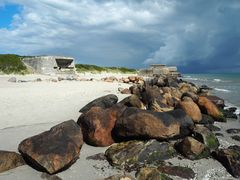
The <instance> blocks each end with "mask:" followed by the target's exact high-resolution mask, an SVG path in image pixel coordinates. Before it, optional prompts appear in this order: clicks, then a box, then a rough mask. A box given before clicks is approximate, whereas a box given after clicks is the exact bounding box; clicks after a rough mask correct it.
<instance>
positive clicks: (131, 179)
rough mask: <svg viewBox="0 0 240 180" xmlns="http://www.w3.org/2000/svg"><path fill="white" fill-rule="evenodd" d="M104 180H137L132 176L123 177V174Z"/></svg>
mask: <svg viewBox="0 0 240 180" xmlns="http://www.w3.org/2000/svg"><path fill="white" fill-rule="evenodd" d="M104 180H135V178H134V177H132V176H130V175H126V174H124V175H122V174H116V175H112V176H110V177H107V178H105V179H104Z"/></svg>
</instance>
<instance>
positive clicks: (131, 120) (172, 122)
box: [113, 107, 193, 140]
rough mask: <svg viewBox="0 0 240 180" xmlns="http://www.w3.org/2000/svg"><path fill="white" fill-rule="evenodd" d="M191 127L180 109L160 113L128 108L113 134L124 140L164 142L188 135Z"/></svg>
mask: <svg viewBox="0 0 240 180" xmlns="http://www.w3.org/2000/svg"><path fill="white" fill-rule="evenodd" d="M192 126H193V121H192V120H191V118H190V117H189V116H187V114H186V113H185V112H184V111H183V110H181V109H177V110H174V111H170V112H162V113H160V112H152V111H148V110H140V109H137V108H132V107H130V108H126V110H125V111H124V112H123V113H122V114H121V116H120V117H119V118H118V119H117V121H116V124H115V127H114V129H113V133H114V135H115V137H116V138H118V139H125V140H128V139H159V140H166V139H169V138H174V137H179V136H186V135H188V134H189V133H190V132H191V127H192Z"/></svg>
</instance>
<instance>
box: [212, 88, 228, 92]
mask: <svg viewBox="0 0 240 180" xmlns="http://www.w3.org/2000/svg"><path fill="white" fill-rule="evenodd" d="M214 90H216V91H221V92H231V91H230V90H228V89H220V88H214Z"/></svg>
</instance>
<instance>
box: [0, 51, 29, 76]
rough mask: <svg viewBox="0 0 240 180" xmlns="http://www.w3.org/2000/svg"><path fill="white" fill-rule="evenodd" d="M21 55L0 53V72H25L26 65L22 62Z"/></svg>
mask: <svg viewBox="0 0 240 180" xmlns="http://www.w3.org/2000/svg"><path fill="white" fill-rule="evenodd" d="M21 58H22V57H21V56H18V55H15V54H0V72H2V73H5V74H11V73H14V74H26V73H27V72H28V71H27V67H26V66H25V65H24V64H23V63H22V61H21Z"/></svg>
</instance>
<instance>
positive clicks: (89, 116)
mask: <svg viewBox="0 0 240 180" xmlns="http://www.w3.org/2000/svg"><path fill="white" fill-rule="evenodd" d="M124 109H125V107H124V106H122V105H120V104H118V105H114V106H112V107H111V108H107V109H103V108H101V107H92V108H91V109H90V110H89V111H88V112H87V113H85V114H82V115H81V116H80V117H79V119H78V122H77V123H78V124H79V125H80V126H81V128H82V131H83V137H84V141H85V142H86V143H88V144H90V145H93V146H109V145H111V144H113V143H114V140H113V138H112V129H113V127H114V125H115V121H116V119H117V117H118V115H119V114H120V113H121V112H122V111H123V110H124Z"/></svg>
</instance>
